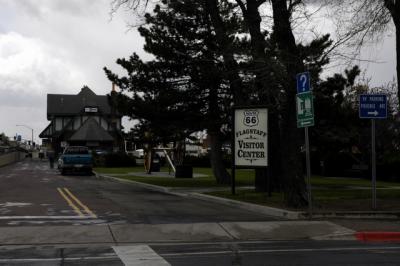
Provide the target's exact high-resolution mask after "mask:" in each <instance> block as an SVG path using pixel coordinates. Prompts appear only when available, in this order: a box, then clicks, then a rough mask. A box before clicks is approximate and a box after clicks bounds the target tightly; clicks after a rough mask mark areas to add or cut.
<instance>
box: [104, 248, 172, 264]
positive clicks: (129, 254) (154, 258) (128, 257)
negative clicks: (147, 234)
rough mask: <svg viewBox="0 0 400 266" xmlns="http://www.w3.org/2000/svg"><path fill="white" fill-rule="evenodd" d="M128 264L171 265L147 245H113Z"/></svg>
mask: <svg viewBox="0 0 400 266" xmlns="http://www.w3.org/2000/svg"><path fill="white" fill-rule="evenodd" d="M112 248H113V249H114V251H115V253H117V255H118V257H119V258H120V259H121V260H122V262H123V263H124V264H125V265H126V266H171V264H169V263H168V262H167V261H166V260H164V259H163V258H162V257H161V256H159V255H158V254H157V253H156V252H154V250H152V249H151V248H150V247H149V246H147V245H134V246H113V247H112Z"/></svg>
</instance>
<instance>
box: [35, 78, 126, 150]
mask: <svg viewBox="0 0 400 266" xmlns="http://www.w3.org/2000/svg"><path fill="white" fill-rule="evenodd" d="M114 93H115V92H114V90H113V91H112V92H111V96H107V95H96V94H95V93H94V92H93V91H92V90H91V89H89V88H88V87H86V86H85V87H83V88H82V89H81V91H80V92H79V93H78V94H77V95H69V94H48V95H47V120H49V121H50V124H49V125H48V126H47V127H46V128H45V129H44V130H43V131H42V133H40V135H39V137H40V138H42V139H43V144H46V145H50V144H51V146H52V148H53V149H54V150H55V151H56V153H60V152H62V150H63V148H64V147H66V146H73V145H80V146H87V147H89V148H90V149H92V150H101V151H107V152H117V151H120V150H121V148H122V145H123V137H122V125H121V120H122V116H121V115H120V114H118V113H117V112H116V111H115V110H114V109H113V108H112V107H111V105H110V101H109V99H110V97H113V95H114Z"/></svg>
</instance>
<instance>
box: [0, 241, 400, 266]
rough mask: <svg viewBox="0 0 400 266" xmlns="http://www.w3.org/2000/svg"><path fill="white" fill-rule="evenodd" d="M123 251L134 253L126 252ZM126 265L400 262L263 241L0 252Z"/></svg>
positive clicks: (365, 248)
mask: <svg viewBox="0 0 400 266" xmlns="http://www.w3.org/2000/svg"><path fill="white" fill-rule="evenodd" d="M121 250H122V251H123V250H131V251H132V250H133V251H134V252H130V253H125V254H124V252H121ZM134 255H140V257H141V258H140V259H137V257H136V258H135V257H134ZM124 263H125V265H151V266H168V265H172V266H187V265H191V266H212V265H215V266H231V265H234V266H266V265H268V266H270V265H276V266H278V265H279V266H281V265H282V266H284V265H297V266H300V265H301V266H310V265H315V266H320V265H327V266H339V265H340V266H346V265H351V266H354V265H370V266H372V265H380V266H381V265H385V266H389V265H390V266H392V265H393V266H395V265H396V266H397V265H399V263H400V245H395V244H365V243H357V242H354V241H267V242H226V243H155V244H149V245H140V244H138V245H134V246H118V247H107V246H94V247H93V246H92V247H82V246H81V247H70V246H53V247H50V246H41V247H8V248H3V249H1V250H0V265H96V266H101V265H124ZM146 263H147V264H146Z"/></svg>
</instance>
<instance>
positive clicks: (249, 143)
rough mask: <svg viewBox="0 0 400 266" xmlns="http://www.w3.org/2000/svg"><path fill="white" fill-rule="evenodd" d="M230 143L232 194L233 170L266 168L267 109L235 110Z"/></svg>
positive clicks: (233, 192) (233, 188) (233, 186)
mask: <svg viewBox="0 0 400 266" xmlns="http://www.w3.org/2000/svg"><path fill="white" fill-rule="evenodd" d="M233 130H234V131H233V142H232V194H235V180H234V178H235V173H234V172H235V169H236V168H238V167H239V168H259V167H267V166H268V109H267V108H261V107H260V108H258V107H254V108H252V107H249V108H235V110H234V116H233Z"/></svg>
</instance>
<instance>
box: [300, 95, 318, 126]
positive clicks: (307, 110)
mask: <svg viewBox="0 0 400 266" xmlns="http://www.w3.org/2000/svg"><path fill="white" fill-rule="evenodd" d="M296 111H297V127H298V128H301V127H310V126H313V125H314V104H313V95H312V92H310V91H308V92H304V93H298V94H297V95H296Z"/></svg>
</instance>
